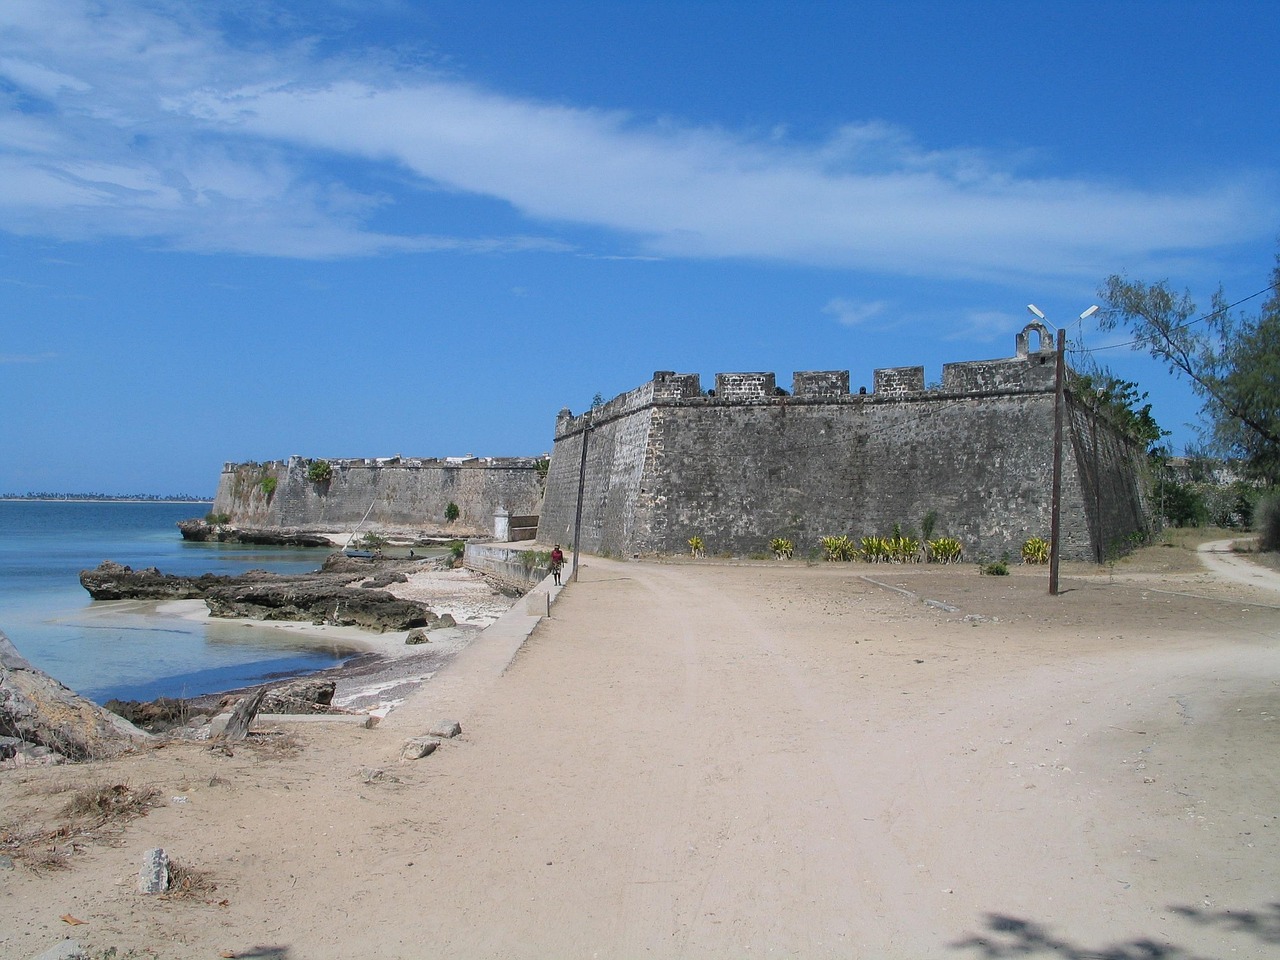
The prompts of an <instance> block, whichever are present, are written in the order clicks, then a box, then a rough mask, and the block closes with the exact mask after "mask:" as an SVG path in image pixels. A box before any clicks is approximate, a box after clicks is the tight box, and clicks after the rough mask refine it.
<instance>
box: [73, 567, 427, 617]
mask: <svg viewBox="0 0 1280 960" xmlns="http://www.w3.org/2000/svg"><path fill="white" fill-rule="evenodd" d="M422 563H423V561H417V560H412V561H400V560H378V559H376V558H375V559H363V558H353V557H347V556H344V555H343V554H341V553H335V554H332V555H331V556H330V557H329V558H328V559H327V560H326V561H325V563H324V565H323V566H322V567H321V568H320V569H319V570H318V571H316V572H314V573H304V574H279V573H268V572H267V571H265V570H251V571H249V572H248V573H243V574H240V575H238V576H233V577H228V576H219V575H216V574H209V573H206V574H201V575H200V576H198V577H184V576H178V575H175V574H169V573H163V572H162V571H160V570H159V569H157V568H155V567H148V568H146V569H143V570H134V569H133V568H131V567H128V566H125V565H123V564H119V563H115V562H113V561H110V560H104V561H103V562H102V563H101V564H100V565H99V566H98V567H96V568H95V569H93V570H84V571H81V573H80V584H81V586H83V587H84V588H85V590H87V591H88V592H89V596H91V597H93V599H95V600H203V601H204V602H205V604H206V605H207V606H208V608H209V613H210V615H211V616H214V617H220V618H224V619H248V620H264V621H279V620H284V621H297V622H302V623H314V624H324V625H327V626H355V627H361V628H363V629H366V630H377V631H386V630H410V629H413V628H415V627H427V626H430V625H431V624H432V623H434V622H435V621H436V620H437V619H439V617H438V616H437V615H436V613H435V612H434V611H432V610H431V609H430V608H429V607H427V606H426V605H425V604H422V603H418V602H416V601H413V600H403V599H400V598H398V597H395V596H393V595H392V594H390V593H387V592H386V591H385V590H384V589H382V588H384V587H387V586H389V585H390V584H392V583H396V582H399V583H405V582H407V581H408V572H411V571H416V570H418V569H420V568H421V564H422Z"/></svg>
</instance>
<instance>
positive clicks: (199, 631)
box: [0, 500, 353, 703]
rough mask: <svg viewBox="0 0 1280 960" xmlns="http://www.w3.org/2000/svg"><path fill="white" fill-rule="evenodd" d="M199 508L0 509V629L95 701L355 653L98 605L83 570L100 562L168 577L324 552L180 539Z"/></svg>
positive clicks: (272, 564) (219, 686)
mask: <svg viewBox="0 0 1280 960" xmlns="http://www.w3.org/2000/svg"><path fill="white" fill-rule="evenodd" d="M208 509H209V505H208V504H202V503H194V504H193V503H155V502H142V503H103V502H92V501H33V500H8V501H0V630H3V631H4V633H5V634H7V635H8V637H9V639H10V640H12V641H13V643H14V645H15V646H16V647H17V648H18V651H19V652H20V653H21V654H22V655H23V656H25V657H26V658H27V659H28V660H30V661H31V662H32V663H33V664H35V665H36V666H37V667H39V668H40V669H42V670H44V671H46V672H48V673H50V674H52V675H53V676H54V677H57V678H58V679H59V680H61V681H62V682H63V683H65V684H66V685H67V686H69V687H71V688H72V689H73V690H76V691H77V692H79V693H82V694H84V695H85V696H87V697H90V698H91V699H93V700H96V701H98V702H99V703H101V702H103V701H106V700H109V699H111V698H113V697H116V698H119V699H122V700H149V699H153V698H155V697H159V696H171V697H182V696H194V695H196V694H201V693H213V692H216V691H220V690H229V689H232V688H235V687H243V686H248V685H251V684H254V683H258V682H260V681H262V680H265V679H268V678H270V677H275V676H292V675H297V674H300V673H306V672H308V671H312V670H321V669H324V668H325V667H330V666H334V665H336V664H338V663H341V662H342V661H343V660H345V659H347V658H348V657H349V656H351V655H352V653H353V651H351V650H348V649H344V648H339V647H332V646H331V647H324V648H319V649H317V648H316V646H315V640H314V638H310V637H305V638H304V637H300V636H298V635H297V634H294V633H290V632H288V631H284V630H280V629H273V628H271V627H265V626H264V627H257V626H243V625H239V624H229V623H219V622H217V621H212V622H206V621H193V620H188V619H183V618H181V617H178V616H174V615H164V614H160V613H158V612H157V611H156V604H154V603H143V602H135V601H128V600H121V601H94V600H90V599H89V595H88V593H86V592H85V590H84V588H83V587H81V586H80V581H79V575H80V571H81V570H85V569H90V568H92V567H96V566H97V565H98V564H99V563H101V562H102V561H103V560H115V561H117V562H118V563H124V564H128V565H129V566H131V567H133V568H134V569H139V568H142V567H159V568H160V569H161V570H163V571H164V572H165V573H181V574H200V573H224V574H234V573H242V572H244V571H246V570H251V569H265V570H273V571H276V572H280V573H287V572H302V571H306V570H314V569H316V568H317V567H319V566H320V564H321V563H322V562H323V560H324V557H325V555H326V554H327V552H328V551H326V550H302V549H297V548H289V547H252V546H240V545H229V544H217V543H188V542H186V541H184V540H183V539H182V535H181V534H180V533H179V532H178V528H177V526H176V523H177V522H178V521H179V520H183V519H186V518H188V517H198V516H203V515H204V514H205V513H206V512H208Z"/></svg>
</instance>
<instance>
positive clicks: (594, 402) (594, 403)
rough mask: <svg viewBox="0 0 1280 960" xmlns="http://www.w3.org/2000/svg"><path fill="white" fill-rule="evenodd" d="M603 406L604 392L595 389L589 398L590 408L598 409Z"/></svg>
mask: <svg viewBox="0 0 1280 960" xmlns="http://www.w3.org/2000/svg"><path fill="white" fill-rule="evenodd" d="M603 406H604V394H603V393H601V392H600V391H599V390H597V391H596V394H595V396H594V397H592V398H591V409H592V410H599V409H600V408H601V407H603Z"/></svg>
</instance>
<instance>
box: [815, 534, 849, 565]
mask: <svg viewBox="0 0 1280 960" xmlns="http://www.w3.org/2000/svg"><path fill="white" fill-rule="evenodd" d="M818 546H820V547H822V559H823V560H828V561H832V562H835V561H840V560H853V559H855V558H856V557H857V556H858V548H857V546H856V545H855V544H854V542H853V541H852V540H850V539H849V538H848V537H821V538H820V539H819V540H818Z"/></svg>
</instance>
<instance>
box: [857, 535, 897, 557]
mask: <svg viewBox="0 0 1280 960" xmlns="http://www.w3.org/2000/svg"><path fill="white" fill-rule="evenodd" d="M859 552H860V553H861V554H862V559H863V560H866V561H867V562H868V563H888V562H889V557H890V553H889V540H888V539H887V538H885V537H863V538H862V549H861V550H860V551H859Z"/></svg>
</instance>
